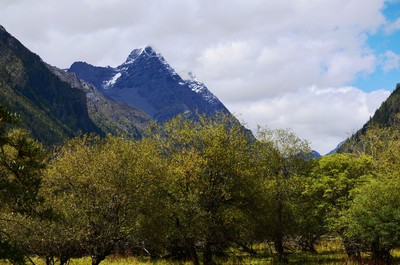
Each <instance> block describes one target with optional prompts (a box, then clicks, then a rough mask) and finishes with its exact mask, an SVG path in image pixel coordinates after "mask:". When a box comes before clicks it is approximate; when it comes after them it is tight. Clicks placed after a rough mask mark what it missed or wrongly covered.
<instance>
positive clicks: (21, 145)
mask: <svg viewBox="0 0 400 265" xmlns="http://www.w3.org/2000/svg"><path fill="white" fill-rule="evenodd" d="M18 120H19V119H18V116H17V115H16V114H13V113H11V112H9V111H8V110H7V109H6V108H4V107H3V106H0V258H7V259H11V260H13V261H14V262H18V263H21V262H23V260H24V259H23V256H22V255H23V250H22V249H21V247H20V246H19V245H18V244H17V243H16V242H15V240H14V239H15V238H14V236H13V234H12V233H10V231H9V230H8V227H9V224H15V223H16V219H15V216H16V215H18V214H23V215H24V216H35V215H37V214H38V212H37V211H36V207H37V205H38V204H39V203H40V202H41V198H40V196H39V195H38V192H39V188H40V185H41V174H42V170H43V169H44V167H45V163H44V150H43V148H42V146H41V145H40V144H39V143H38V142H36V141H35V140H33V139H32V138H30V136H29V135H28V134H27V133H26V132H25V131H24V130H21V129H16V128H13V125H15V123H17V122H18Z"/></svg>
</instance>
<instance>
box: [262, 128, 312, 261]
mask: <svg viewBox="0 0 400 265" xmlns="http://www.w3.org/2000/svg"><path fill="white" fill-rule="evenodd" d="M257 139H258V141H257V142H256V148H255V154H254V157H255V161H256V166H255V167H254V170H255V172H254V174H257V175H259V176H260V177H262V179H263V189H264V191H263V197H264V198H263V201H262V206H263V209H264V213H263V214H262V215H260V216H259V217H258V218H257V219H258V223H259V228H258V235H259V237H261V238H260V239H264V238H266V239H269V240H271V241H272V242H273V243H274V247H275V251H276V252H277V255H278V260H279V261H280V262H287V255H286V251H285V244H284V243H285V239H289V238H293V237H294V236H295V235H296V234H297V233H298V228H299V227H298V223H297V221H296V211H297V210H296V207H297V206H298V202H297V198H298V197H299V196H300V194H301V192H302V190H303V188H302V182H303V181H302V180H304V179H305V177H306V176H307V175H308V173H309V171H310V170H311V166H312V163H313V161H312V160H311V159H310V158H311V157H310V156H311V149H310V147H309V145H308V143H307V141H304V140H301V139H300V138H298V137H297V136H296V135H295V134H294V133H293V132H290V131H289V130H269V129H265V128H261V127H260V128H259V130H258V134H257Z"/></svg>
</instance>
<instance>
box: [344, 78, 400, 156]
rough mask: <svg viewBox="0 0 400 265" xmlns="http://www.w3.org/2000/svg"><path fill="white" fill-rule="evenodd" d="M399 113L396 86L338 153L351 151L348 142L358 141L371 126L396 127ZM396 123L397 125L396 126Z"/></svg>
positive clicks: (399, 106) (399, 107) (398, 95)
mask: <svg viewBox="0 0 400 265" xmlns="http://www.w3.org/2000/svg"><path fill="white" fill-rule="evenodd" d="M399 113H400V84H397V85H396V88H395V90H394V91H393V92H392V93H391V94H390V96H389V97H388V98H387V99H386V100H385V101H384V102H383V103H382V104H381V106H380V107H379V108H378V109H377V110H376V111H375V113H374V115H373V116H372V117H371V118H370V119H369V121H368V122H367V123H365V124H364V126H363V127H362V128H361V129H360V130H358V131H357V132H356V133H355V134H353V135H352V136H351V137H350V138H349V139H347V140H346V141H344V142H343V143H342V144H341V145H340V146H339V148H337V151H338V152H346V151H351V150H349V148H348V143H349V142H350V141H353V142H354V141H356V142H357V141H358V139H359V137H360V136H361V135H363V134H365V133H366V132H367V131H368V129H369V128H370V127H371V126H376V125H379V126H383V127H390V126H394V125H398V119H397V115H398V114H399ZM396 123H397V124H396Z"/></svg>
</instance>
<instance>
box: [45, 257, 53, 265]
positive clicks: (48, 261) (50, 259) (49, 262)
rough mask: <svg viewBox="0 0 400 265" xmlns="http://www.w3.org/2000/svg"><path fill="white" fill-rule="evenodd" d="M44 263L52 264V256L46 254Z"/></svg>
mask: <svg viewBox="0 0 400 265" xmlns="http://www.w3.org/2000/svg"><path fill="white" fill-rule="evenodd" d="M46 265H54V257H53V256H46Z"/></svg>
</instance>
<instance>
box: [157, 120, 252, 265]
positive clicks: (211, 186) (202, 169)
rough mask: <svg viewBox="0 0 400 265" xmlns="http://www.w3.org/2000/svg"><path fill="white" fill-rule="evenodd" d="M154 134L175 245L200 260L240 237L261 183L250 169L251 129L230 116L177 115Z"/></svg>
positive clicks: (210, 258) (206, 261)
mask: <svg viewBox="0 0 400 265" xmlns="http://www.w3.org/2000/svg"><path fill="white" fill-rule="evenodd" d="M157 130H158V132H159V133H158V134H154V133H153V134H152V139H153V143H154V144H155V145H156V146H158V147H159V154H160V156H161V157H162V158H163V161H164V162H163V163H164V164H165V166H166V168H167V172H166V173H167V174H166V178H165V185H164V187H163V189H164V192H165V194H167V196H166V198H167V200H165V207H166V208H167V209H168V220H170V225H169V227H171V232H170V235H169V238H170V242H171V248H170V250H173V248H172V246H175V252H176V249H178V250H179V249H183V253H184V254H185V253H186V254H187V255H188V256H189V257H190V259H191V260H192V263H193V264H199V260H198V255H197V250H196V246H199V245H200V244H201V245H202V247H201V250H202V252H203V263H204V264H212V263H213V253H214V252H215V251H218V250H223V249H224V248H226V247H227V246H229V245H230V244H235V243H237V242H240V241H241V240H242V239H243V237H244V236H245V234H246V231H247V229H249V226H248V220H249V219H251V218H252V213H253V209H254V208H255V207H256V205H257V201H256V199H255V198H256V196H257V195H258V194H259V192H258V191H257V189H258V187H259V182H258V180H257V177H256V176H252V175H251V174H250V173H251V170H250V169H251V154H252V153H251V152H252V149H251V142H250V136H249V134H248V132H246V131H245V130H244V129H243V127H242V126H241V125H240V124H239V123H238V122H237V121H236V120H235V119H234V118H233V117H231V116H228V115H224V114H220V115H217V116H216V117H213V118H207V117H205V116H201V115H200V116H199V119H198V120H196V121H193V120H189V119H186V118H185V117H183V116H178V117H177V118H174V119H173V120H171V121H169V122H167V123H166V124H164V126H163V127H159V128H158V129H157Z"/></svg>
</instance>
